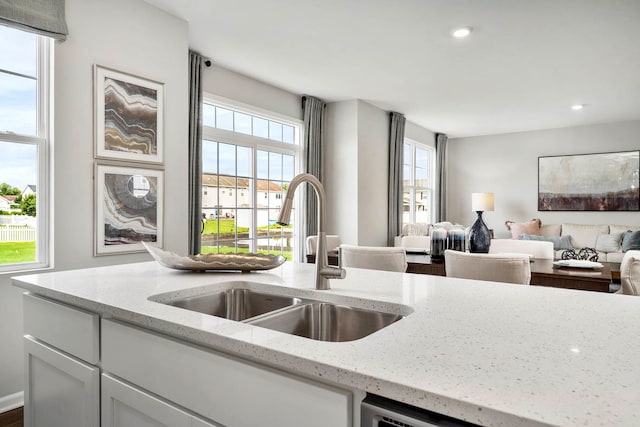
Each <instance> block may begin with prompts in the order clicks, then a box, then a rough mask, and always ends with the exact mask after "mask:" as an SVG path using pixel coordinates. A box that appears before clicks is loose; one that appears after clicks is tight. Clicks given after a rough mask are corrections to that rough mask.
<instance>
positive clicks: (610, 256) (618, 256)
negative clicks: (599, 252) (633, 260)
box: [602, 252, 624, 262]
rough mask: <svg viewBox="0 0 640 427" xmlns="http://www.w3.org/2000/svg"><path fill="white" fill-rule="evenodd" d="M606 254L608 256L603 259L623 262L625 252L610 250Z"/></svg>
mask: <svg viewBox="0 0 640 427" xmlns="http://www.w3.org/2000/svg"><path fill="white" fill-rule="evenodd" d="M605 255H606V258H603V259H602V261H606V262H622V258H624V253H622V252H609V253H607V254H605Z"/></svg>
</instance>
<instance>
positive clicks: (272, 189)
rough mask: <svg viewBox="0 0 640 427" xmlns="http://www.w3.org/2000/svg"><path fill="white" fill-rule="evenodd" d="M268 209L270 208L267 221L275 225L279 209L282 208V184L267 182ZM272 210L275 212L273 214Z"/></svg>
mask: <svg viewBox="0 0 640 427" xmlns="http://www.w3.org/2000/svg"><path fill="white" fill-rule="evenodd" d="M269 207H270V208H272V211H271V212H270V216H269V221H270V223H272V224H275V222H276V220H277V219H278V214H279V212H280V208H281V207H282V182H279V181H277V182H276V181H270V182H269ZM273 209H275V210H276V211H275V212H273Z"/></svg>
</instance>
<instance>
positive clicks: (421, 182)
mask: <svg viewBox="0 0 640 427" xmlns="http://www.w3.org/2000/svg"><path fill="white" fill-rule="evenodd" d="M415 185H416V187H426V186H427V185H429V177H428V176H427V170H426V169H423V168H416V184H415Z"/></svg>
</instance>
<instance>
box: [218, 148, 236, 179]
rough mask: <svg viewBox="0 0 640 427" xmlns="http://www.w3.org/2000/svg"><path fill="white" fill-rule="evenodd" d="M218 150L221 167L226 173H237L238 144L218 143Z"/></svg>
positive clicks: (223, 172) (221, 170)
mask: <svg viewBox="0 0 640 427" xmlns="http://www.w3.org/2000/svg"><path fill="white" fill-rule="evenodd" d="M218 152H219V154H218V155H219V156H220V161H219V166H218V167H219V169H220V173H221V174H224V175H235V174H236V146H235V145H230V144H223V143H220V144H218Z"/></svg>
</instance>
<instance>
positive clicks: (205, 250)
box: [200, 246, 293, 261]
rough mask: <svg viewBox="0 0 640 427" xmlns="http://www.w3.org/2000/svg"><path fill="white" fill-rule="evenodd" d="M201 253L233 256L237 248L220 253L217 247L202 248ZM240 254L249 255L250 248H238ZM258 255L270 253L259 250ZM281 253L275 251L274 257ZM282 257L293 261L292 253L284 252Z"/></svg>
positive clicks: (226, 249)
mask: <svg viewBox="0 0 640 427" xmlns="http://www.w3.org/2000/svg"><path fill="white" fill-rule="evenodd" d="M200 251H201V253H203V254H233V253H236V250H235V248H225V247H222V248H220V250H219V251H218V248H217V247H215V246H202V248H200ZM238 253H241V254H246V253H249V249H248V248H238ZM258 253H261V254H265V255H268V253H269V252H268V251H266V250H258ZM279 254H280V253H279V252H275V251H273V253H272V255H279ZM282 255H283V256H284V257H285V258H286V259H287V261H291V260H292V259H293V254H292V253H291V252H286V251H285V252H282Z"/></svg>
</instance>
